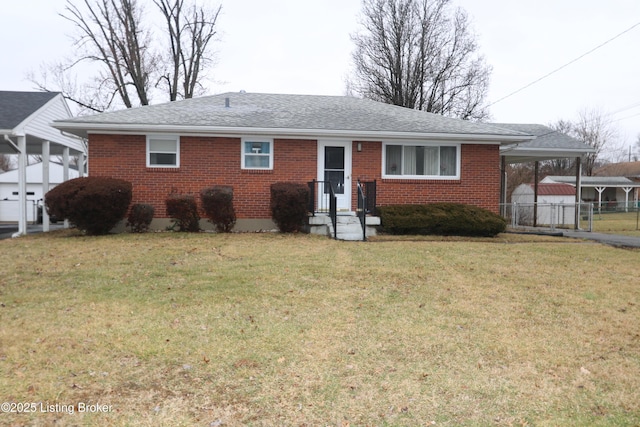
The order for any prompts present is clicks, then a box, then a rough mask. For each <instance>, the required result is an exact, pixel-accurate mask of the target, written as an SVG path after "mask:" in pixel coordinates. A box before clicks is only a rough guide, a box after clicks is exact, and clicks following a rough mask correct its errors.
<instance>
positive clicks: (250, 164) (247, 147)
mask: <svg viewBox="0 0 640 427" xmlns="http://www.w3.org/2000/svg"><path fill="white" fill-rule="evenodd" d="M242 169H273V141H272V140H270V139H262V138H260V139H257V138H252V139H247V138H245V139H243V140H242Z"/></svg>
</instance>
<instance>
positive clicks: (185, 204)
mask: <svg viewBox="0 0 640 427" xmlns="http://www.w3.org/2000/svg"><path fill="white" fill-rule="evenodd" d="M165 204H166V206H167V215H169V217H170V218H172V219H173V220H174V221H175V224H174V228H175V227H178V231H188V232H198V231H200V215H198V205H197V204H196V198H195V197H193V196H190V195H183V194H171V195H169V197H167V199H166V200H165Z"/></svg>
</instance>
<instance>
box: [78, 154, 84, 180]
mask: <svg viewBox="0 0 640 427" xmlns="http://www.w3.org/2000/svg"><path fill="white" fill-rule="evenodd" d="M78 176H79V177H83V176H84V153H83V152H80V153H79V154H78Z"/></svg>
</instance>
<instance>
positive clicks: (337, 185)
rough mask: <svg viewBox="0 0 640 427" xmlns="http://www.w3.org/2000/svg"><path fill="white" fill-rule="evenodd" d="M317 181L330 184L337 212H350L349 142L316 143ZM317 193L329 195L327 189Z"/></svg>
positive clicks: (322, 195)
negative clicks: (335, 200)
mask: <svg viewBox="0 0 640 427" xmlns="http://www.w3.org/2000/svg"><path fill="white" fill-rule="evenodd" d="M318 181H325V182H330V183H331V186H332V187H333V191H334V192H335V194H336V197H337V202H338V210H339V211H351V141H346V142H343V141H318ZM325 185H328V184H325ZM319 191H320V192H322V193H329V188H328V187H327V188H324V189H323V188H322V186H320V189H319ZM318 196H319V197H320V198H321V197H326V196H325V195H324V194H319V195H318ZM319 200H321V199H319Z"/></svg>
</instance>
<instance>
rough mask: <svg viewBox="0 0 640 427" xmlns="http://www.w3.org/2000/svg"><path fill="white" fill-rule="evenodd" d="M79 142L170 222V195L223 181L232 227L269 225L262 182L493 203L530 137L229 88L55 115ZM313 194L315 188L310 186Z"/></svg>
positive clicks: (402, 198)
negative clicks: (511, 149)
mask: <svg viewBox="0 0 640 427" xmlns="http://www.w3.org/2000/svg"><path fill="white" fill-rule="evenodd" d="M54 127H56V128H58V129H60V130H62V131H64V132H68V133H72V134H75V135H78V136H80V137H83V138H85V137H86V138H88V140H89V142H88V146H89V169H90V173H91V175H96V176H100V175H102V176H112V177H117V178H122V179H125V180H128V181H130V182H132V183H133V202H134V203H150V204H152V205H153V206H154V208H155V212H156V218H159V219H164V223H161V222H158V221H156V222H155V223H154V227H160V226H162V225H164V224H166V223H168V221H167V219H166V216H167V214H166V210H165V203H164V202H165V199H166V198H167V196H168V195H169V194H172V193H179V194H194V195H197V193H198V192H199V191H200V190H201V189H203V188H205V187H207V186H210V185H213V184H222V185H231V186H232V187H233V189H234V205H235V208H236V212H237V216H238V222H237V224H236V228H237V229H240V230H252V229H266V228H273V222H272V221H271V213H270V211H269V199H270V185H271V184H272V183H275V182H280V181H293V182H298V183H309V182H312V181H314V180H316V181H321V182H324V181H327V182H328V181H330V182H331V185H333V187H334V189H335V190H336V192H337V197H338V200H337V202H338V209H339V210H340V211H343V212H345V213H346V212H353V211H355V210H356V205H357V200H356V198H357V190H356V182H357V181H366V182H372V181H374V180H375V181H376V200H377V205H378V206H380V205H389V204H416V203H430V202H444V201H446V202H458V203H466V204H471V205H475V206H479V207H482V208H486V209H489V210H491V211H493V212H496V213H497V212H498V211H499V202H500V185H501V182H500V180H501V178H500V176H501V173H500V156H501V153H500V149H501V147H504V146H507V145H510V144H520V143H526V142H529V141H531V140H532V139H534V137H533V136H532V135H530V134H527V133H523V132H520V131H516V130H511V129H505V128H503V127H498V126H495V125H488V124H482V123H474V122H469V121H463V120H458V119H453V118H447V117H443V116H440V115H435V114H430V113H426V112H422V111H417V110H412V109H407V108H402V107H397V106H393V105H388V104H383V103H379V102H374V101H370V100H364V99H358V98H353V97H339V96H306V95H275V94H251V93H243V92H241V93H227V94H221V95H215V96H207V97H202V98H194V99H188V100H183V101H175V102H172V103H167V104H161V105H153V106H145V107H139V108H133V109H128V110H122V111H116V112H109V113H103V114H98V115H94V116H86V117H78V118H75V119H69V120H59V121H57V122H55V123H54ZM314 188H315V190H314V193H317V194H314V196H316V198H317V199H321V198H322V197H323V195H324V193H325V192H326V188H323V186H322V185H317V186H315V187H314Z"/></svg>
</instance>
